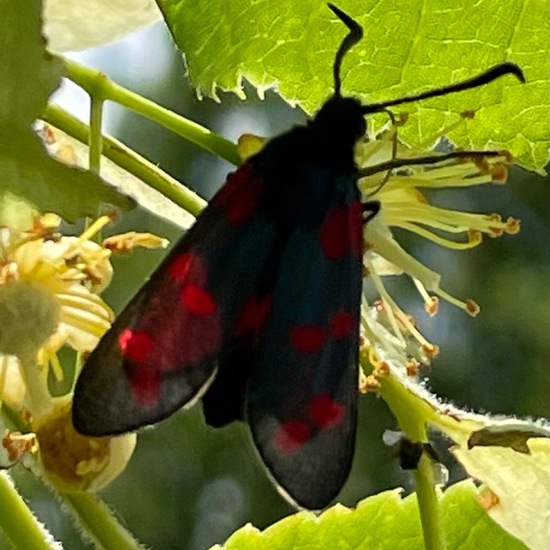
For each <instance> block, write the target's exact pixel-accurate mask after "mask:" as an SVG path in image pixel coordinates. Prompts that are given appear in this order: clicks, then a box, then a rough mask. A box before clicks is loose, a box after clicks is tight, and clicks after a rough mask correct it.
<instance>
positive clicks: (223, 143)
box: [63, 58, 241, 166]
mask: <svg viewBox="0 0 550 550" xmlns="http://www.w3.org/2000/svg"><path fill="white" fill-rule="evenodd" d="M63 62H64V63H65V66H66V68H67V78H69V80H72V81H73V82H74V83H75V84H78V85H79V86H80V87H82V88H83V89H84V90H86V92H88V94H90V96H91V97H92V98H95V99H99V100H102V101H105V100H111V101H115V102H116V103H118V104H119V105H123V106H124V107H127V108H128V109H131V110H132V111H134V112H136V113H139V114H141V115H143V116H145V117H147V118H149V119H150V120H153V121H155V122H158V123H159V124H161V125H162V126H164V127H165V128H168V129H169V130H172V131H173V132H174V133H176V134H178V135H180V136H182V137H183V138H185V139H187V140H189V141H191V142H193V143H195V144H196V145H198V146H199V147H202V148H203V149H205V150H206V151H210V152H211V153H214V154H215V155H218V156H220V157H221V158H224V159H225V160H227V161H229V162H230V163H232V164H234V165H235V166H238V165H239V164H241V159H240V157H239V154H238V153H237V148H236V147H235V144H234V143H233V142H231V141H229V140H226V139H225V138H222V137H221V136H219V135H217V134H216V133H214V132H212V131H210V130H208V129H207V128H205V127H204V126H201V125H200V124H197V123H196V122H192V121H191V120H188V119H186V118H183V117H181V116H179V115H178V114H176V113H174V112H173V111H170V110H168V109H165V108H164V107H160V106H159V105H157V104H156V103H154V102H153V101H150V100H148V99H145V98H144V97H142V96H140V95H138V94H136V93H134V92H131V91H130V90H127V89H126V88H124V87H123V86H120V85H118V84H115V83H114V82H113V81H112V80H110V79H109V78H107V76H106V75H104V74H103V73H101V72H99V71H96V70H93V69H90V68H88V67H84V66H83V65H80V64H78V63H75V62H74V61H71V60H69V59H66V58H63Z"/></svg>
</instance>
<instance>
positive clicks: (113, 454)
mask: <svg viewBox="0 0 550 550" xmlns="http://www.w3.org/2000/svg"><path fill="white" fill-rule="evenodd" d="M3 217H4V218H6V216H3ZM108 221H109V218H108V217H107V216H103V217H102V218H99V219H98V220H97V221H96V222H95V223H94V224H92V225H91V226H90V227H89V229H88V230H86V231H85V232H84V233H83V234H82V235H81V236H80V237H63V236H60V235H58V234H57V233H55V230H56V229H57V227H58V224H59V219H58V218H57V217H56V216H52V215H47V216H42V217H40V216H37V215H36V214H35V215H34V218H32V224H29V223H27V225H26V226H25V225H24V224H23V227H24V228H23V229H22V228H21V224H18V223H12V224H11V225H10V226H9V227H8V226H5V227H2V228H0V327H2V328H1V329H0V400H1V401H2V402H4V403H6V404H7V405H8V406H9V407H10V408H11V409H12V410H13V411H14V413H16V414H19V419H18V420H17V422H18V423H19V424H20V425H21V426H30V428H31V429H32V430H33V431H29V432H28V433H19V432H13V431H12V432H10V431H6V433H4V434H3V438H2V446H3V448H4V451H5V453H4V455H6V456H7V458H6V459H5V462H6V464H5V465H4V467H9V466H11V465H13V464H14V463H15V462H17V461H18V460H20V459H21V460H22V461H23V463H24V464H25V465H26V466H27V467H29V468H31V469H33V470H34V471H35V472H36V473H37V474H38V475H44V476H45V477H46V478H47V479H48V480H49V481H50V482H52V483H53V484H54V485H55V486H56V487H57V488H58V489H59V490H61V491H78V490H88V489H90V490H97V489H100V488H101V487H103V486H105V485H106V484H107V483H109V482H110V481H111V480H112V479H114V478H115V477H116V476H118V474H119V473H120V472H121V471H122V470H123V469H124V468H125V466H126V464H127V462H128V460H129V459H130V456H131V455H132V453H133V450H134V447H135V444H136V435H135V434H128V435H125V436H121V437H104V438H91V437H85V436H82V435H80V434H79V433H77V432H76V431H75V429H74V428H73V425H72V419H71V403H72V395H71V394H70V393H68V394H66V395H64V396H62V397H57V398H53V397H52V396H51V395H50V392H49V389H48V371H49V368H50V367H51V368H52V370H53V373H54V375H55V376H56V377H57V378H58V379H60V378H62V376H63V370H62V369H61V365H60V363H59V360H58V358H57V351H58V350H59V349H60V348H61V347H62V346H63V345H67V346H69V347H71V348H73V349H74V350H76V351H77V352H79V353H86V352H90V351H91V350H93V349H94V347H95V346H96V345H97V343H98V341H99V339H100V338H101V337H102V336H103V334H104V333H105V332H106V331H107V330H108V329H109V327H110V325H111V322H112V320H113V313H112V311H111V310H110V308H109V307H108V306H107V304H105V302H104V301H103V300H102V299H101V298H100V297H99V296H97V293H98V292H101V291H102V290H103V289H104V288H105V287H106V286H107V285H108V284H109V282H110V280H111V276H112V268H111V264H110V261H109V260H110V256H111V251H110V250H109V249H108V248H106V247H104V246H100V245H99V244H97V243H94V242H92V241H90V240H88V239H89V237H91V236H92V235H94V234H95V233H96V232H97V231H98V230H99V229H101V227H103V226H104V225H105V224H106V223H108ZM12 222H13V220H12ZM111 241H114V242H115V243H117V246H118V248H120V249H123V250H128V249H130V248H132V246H136V245H137V244H141V243H143V245H144V246H155V245H156V246H159V245H163V244H164V242H163V241H159V240H158V239H154V238H153V236H147V235H145V236H141V235H139V234H131V235H130V237H125V236H118V237H115V238H112V239H111ZM75 360H77V359H75ZM12 420H13V419H12ZM33 432H34V433H33Z"/></svg>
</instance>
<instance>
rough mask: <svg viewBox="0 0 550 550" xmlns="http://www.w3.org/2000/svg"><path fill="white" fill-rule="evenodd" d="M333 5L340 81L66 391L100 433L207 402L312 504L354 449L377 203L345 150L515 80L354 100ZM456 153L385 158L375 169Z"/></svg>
mask: <svg viewBox="0 0 550 550" xmlns="http://www.w3.org/2000/svg"><path fill="white" fill-rule="evenodd" d="M328 7H329V8H330V9H331V10H332V12H333V13H334V14H335V15H336V16H337V17H338V18H339V19H340V20H341V21H342V22H343V23H344V24H345V25H346V26H347V28H348V31H349V32H348V34H347V35H346V37H345V38H344V39H343V41H342V43H341V44H340V47H339V49H338V51H337V52H336V56H335V60H334V65H333V73H334V93H333V94H332V96H331V97H330V98H329V99H328V100H327V101H326V103H325V104H324V105H323V106H322V107H321V109H320V110H319V112H318V113H317V114H316V115H315V117H314V118H312V119H311V120H310V121H309V122H308V123H307V125H306V126H302V127H295V128H293V129H291V130H290V131H288V132H287V133H285V134H282V135H280V136H278V137H275V138H274V139H272V140H271V141H269V143H267V145H266V146H265V147H264V148H263V149H262V150H261V151H260V152H259V153H257V154H256V155H255V156H253V157H251V158H250V159H249V160H247V161H246V162H245V163H244V164H242V165H241V166H240V167H239V168H238V169H237V170H236V171H235V172H233V173H232V174H230V175H229V176H228V178H227V181H226V182H225V184H224V185H223V187H222V188H221V190H220V191H219V192H218V193H217V194H216V195H215V196H214V198H213V199H212V201H211V202H210V204H209V205H208V206H207V208H206V209H205V210H204V211H203V212H202V213H201V215H200V216H199V217H198V218H197V220H196V223H195V224H194V225H193V227H192V228H191V229H190V230H189V231H188V232H187V233H185V235H184V236H183V237H182V238H181V240H180V241H179V242H178V243H177V244H176V245H175V246H174V248H173V249H172V250H171V251H170V253H169V254H168V255H167V257H166V258H165V260H164V261H163V262H162V263H161V265H160V266H159V267H158V269H157V270H156V271H155V272H154V274H153V275H152V276H151V277H150V279H149V280H148V281H147V282H146V283H145V285H144V286H143V287H142V288H141V289H140V290H139V291H138V292H137V294H136V295H135V296H134V297H133V298H132V300H131V301H130V303H129V304H128V306H127V307H126V308H125V309H124V311H123V312H122V313H121V314H120V315H119V316H118V318H117V319H116V321H115V322H114V324H113V326H112V328H111V329H110V330H109V332H108V333H107V334H106V335H105V336H104V337H103V339H102V340H101V341H100V343H99V345H98V346H97V348H96V349H95V350H94V352H93V353H92V354H91V356H90V357H89V359H88V360H87V361H86V363H85V365H84V367H83V369H82V372H81V373H80V376H79V378H78V381H77V383H76V387H75V392H74V403H73V422H74V426H75V428H76V429H77V430H78V431H79V432H81V433H83V434H86V435H90V436H104V435H114V434H120V433H124V432H128V431H131V430H135V429H137V428H140V427H142V426H145V425H148V424H153V423H157V422H159V421H160V420H162V419H164V418H166V417H168V416H170V415H171V414H173V413H174V412H175V411H177V410H178V409H180V408H182V407H184V408H188V407H191V406H192V405H193V404H195V403H196V402H197V401H198V400H202V405H203V409H204V416H205V419H206V422H207V423H208V424H209V425H211V426H214V427H220V426H224V425H226V424H228V423H230V422H233V421H235V420H242V421H245V422H246V423H247V424H248V426H249V427H250V431H251V434H252V438H253V441H254V444H255V446H256V449H257V450H258V453H259V455H260V457H261V459H262V461H263V463H264V464H265V466H266V468H267V470H268V471H269V473H270V475H271V477H272V479H273V480H274V482H275V483H276V484H277V485H278V486H279V487H280V489H281V490H282V492H284V493H286V495H287V497H288V498H289V499H290V500H292V501H293V502H295V503H297V504H298V505H299V506H301V507H304V508H308V509H321V508H323V507H325V506H326V505H327V504H328V503H329V502H330V501H331V500H333V499H334V498H335V497H336V495H337V494H338V492H339V491H340V489H341V488H342V486H343V484H344V482H345V481H346V479H347V477H348V474H349V470H350V466H351V461H352V457H353V451H354V443H355V432H356V421H357V394H358V391H357V387H358V348H359V319H360V303H361V290H362V266H363V264H362V256H363V226H364V224H365V223H366V222H367V221H368V220H369V219H370V218H371V217H372V216H373V215H375V214H376V212H377V210H378V209H379V208H380V205H379V203H377V202H376V201H369V202H367V203H366V204H362V202H361V196H360V193H359V190H358V187H357V180H358V178H359V171H358V168H357V166H356V164H355V161H354V156H353V153H354V145H355V143H356V141H357V140H358V139H359V138H361V137H362V136H364V134H365V132H366V129H367V125H366V121H365V116H366V115H370V114H373V113H380V112H387V110H388V108H389V107H392V106H395V105H400V104H405V103H410V102H413V101H418V100H422V99H426V98H430V97H435V96H441V95H444V94H449V93H455V92H459V91H461V90H466V89H469V88H473V87H476V86H481V85H484V84H487V83H489V82H491V81H492V80H494V79H496V78H499V77H501V76H503V75H506V74H513V75H515V76H516V77H517V78H518V79H520V80H522V81H523V80H524V77H523V73H522V71H521V69H520V68H519V67H517V66H516V65H514V64H511V63H502V64H500V65H497V66H495V67H493V68H491V69H489V70H488V71H486V72H484V73H482V74H480V75H478V76H476V77H474V78H471V79H469V80H466V81H462V82H458V83H455V84H451V85H449V86H445V87H442V88H436V89H433V90H430V91H427V92H423V93H419V94H416V95H411V96H406V97H402V98H399V99H394V100H391V101H385V102H381V103H373V104H370V105H362V104H361V103H360V102H359V101H358V100H357V99H354V98H351V97H344V96H342V93H341V78H340V68H341V65H342V60H343V59H344V57H345V55H346V53H347V52H348V51H349V50H350V48H352V47H353V46H354V45H355V44H356V43H357V42H358V41H359V40H360V39H361V38H362V28H361V27H360V25H359V24H358V23H357V22H355V21H354V20H353V19H352V18H351V17H350V16H348V15H347V14H346V13H344V12H343V11H342V10H340V9H339V8H337V7H336V6H334V5H332V4H328ZM460 154H461V153H450V154H449V155H447V156H437V155H434V156H432V157H424V158H422V159H407V160H404V159H398V158H393V159H392V160H391V161H390V162H386V163H384V164H381V165H379V166H377V167H374V168H371V169H370V170H371V173H373V172H382V171H387V170H390V169H393V168H396V167H399V166H404V165H407V164H414V163H420V162H427V163H429V162H432V163H435V162H438V161H440V160H442V159H443V158H448V157H450V156H459V155H460ZM462 154H464V153H462ZM470 154H471V153H470ZM490 154H496V153H494V152H493V153H490V152H488V153H483V155H490Z"/></svg>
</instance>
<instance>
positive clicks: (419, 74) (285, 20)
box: [157, 0, 549, 169]
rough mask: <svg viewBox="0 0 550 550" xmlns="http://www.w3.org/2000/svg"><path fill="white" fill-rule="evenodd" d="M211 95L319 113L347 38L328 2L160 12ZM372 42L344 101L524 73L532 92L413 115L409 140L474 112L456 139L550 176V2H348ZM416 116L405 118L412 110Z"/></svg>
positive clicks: (419, 108) (448, 100)
mask: <svg viewBox="0 0 550 550" xmlns="http://www.w3.org/2000/svg"><path fill="white" fill-rule="evenodd" d="M157 2H158V4H159V5H160V7H161V9H162V10H163V12H164V14H165V17H166V19H167V21H168V24H169V26H170V29H171V31H172V34H173V36H174V38H175V40H176V43H177V44H178V45H179V47H180V48H181V49H182V51H183V52H184V53H185V57H186V59H187V63H188V68H189V75H190V78H191V81H192V83H193V84H194V85H195V86H196V87H197V90H198V92H199V93H200V94H206V95H210V96H213V97H215V96H216V91H217V90H218V89H221V90H231V91H234V92H236V93H239V94H242V90H241V82H242V78H246V80H248V81H250V82H251V83H252V84H253V85H254V86H256V87H257V88H258V90H259V92H260V94H261V93H262V92H263V90H265V89H266V88H270V87H276V88H277V89H278V91H279V92H280V94H281V96H282V97H283V98H285V99H286V100H287V101H288V102H290V103H292V104H299V105H300V106H302V107H303V108H304V109H305V110H306V111H308V112H310V113H311V112H313V111H315V110H316V109H317V108H318V107H319V105H320V104H321V103H322V102H323V101H324V100H325V99H326V98H327V97H328V96H329V95H330V93H331V91H332V63H333V59H334V53H335V51H336V49H337V47H338V44H339V43H340V41H341V40H342V37H343V36H344V35H345V33H346V29H345V27H344V25H343V24H342V23H341V22H339V21H338V20H337V19H336V17H335V16H334V14H333V13H332V12H331V11H330V10H329V9H328V8H327V6H326V3H325V2H323V1H322V0H302V1H301V2H293V1H292V0H277V2H272V1H267V0H258V1H256V2H249V1H247V0H232V1H231V2H227V1H226V0H208V1H206V0H205V1H202V2H195V1H194V0H157ZM337 4H338V6H339V7H340V8H341V9H343V10H345V11H347V12H348V13H349V14H350V15H352V16H353V17H354V18H355V19H356V20H357V21H358V22H359V23H360V24H361V25H362V26H363V27H364V30H365V38H364V40H363V41H362V42H361V43H360V44H359V45H357V46H356V47H354V49H353V50H352V51H351V52H350V54H349V55H348V56H347V58H346V60H345V62H344V67H343V71H342V73H343V77H344V89H345V91H346V92H347V93H350V94H354V95H357V96H358V97H360V98H361V99H362V100H363V101H371V102H372V101H376V100H381V99H388V98H391V97H397V96H401V95H404V94H410V93H411V92H413V91H418V90H424V89H428V88H430V87H434V86H441V85H443V84H447V83H450V82H452V81H456V80H459V79H464V78H467V77H469V76H472V75H474V74H476V73H479V72H480V71H482V70H484V69H486V68H488V67H490V66H492V65H494V64H496V63H499V62H501V61H505V60H509V61H514V62H516V63H518V64H519V65H521V67H522V68H523V70H524V71H525V74H526V77H527V84H525V85H523V86H522V85H521V84H519V83H518V82H517V81H516V80H515V79H514V78H513V77H511V76H509V77H505V78H502V79H500V80H499V81H497V82H494V83H492V84H490V85H488V86H486V87H484V88H483V89H478V90H473V91H468V92H464V93H462V94H457V95H453V96H447V97H443V98H438V99H434V100H430V101H426V102H424V103H422V105H415V106H407V107H406V110H407V111H408V112H409V113H411V118H410V121H409V123H408V124H407V125H406V126H405V127H404V128H403V129H402V130H401V131H400V137H401V138H402V139H403V140H404V141H406V142H408V143H409V144H411V145H419V144H423V143H424V142H425V141H426V140H427V139H428V140H429V139H430V137H431V136H433V135H435V134H436V133H437V132H439V131H440V130H441V129H442V128H444V127H445V126H446V125H447V124H449V123H452V122H455V121H456V120H457V118H458V117H457V113H459V112H462V111H464V110H465V109H475V110H476V111H477V114H476V120H475V122H474V123H472V124H470V125H469V126H468V127H466V126H465V125H463V126H462V127H460V128H458V129H456V130H455V131H453V132H452V133H451V135H450V137H451V138H452V139H453V141H455V142H456V143H457V144H458V145H461V146H463V147H468V148H481V147H496V148H506V149H508V150H510V151H511V152H512V153H513V154H514V155H515V156H516V157H517V160H518V162H520V163H522V164H524V165H525V166H528V167H531V168H538V169H540V168H542V166H544V164H545V163H546V162H547V159H548V141H549V131H548V97H549V85H548V67H549V53H548V50H549V48H548V28H549V23H548V13H547V11H548V6H547V2H546V0H511V1H509V2H494V1H492V0H480V1H479V2H471V1H469V0H444V1H439V2H431V3H426V2H423V1H422V0H377V1H374V0H367V1H365V2H361V3H358V2H353V1H352V0H339V1H338V2H337ZM403 110H405V108H403Z"/></svg>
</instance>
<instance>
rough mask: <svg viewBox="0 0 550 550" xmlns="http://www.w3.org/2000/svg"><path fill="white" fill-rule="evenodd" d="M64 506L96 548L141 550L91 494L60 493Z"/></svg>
mask: <svg viewBox="0 0 550 550" xmlns="http://www.w3.org/2000/svg"><path fill="white" fill-rule="evenodd" d="M60 496H61V497H62V499H63V501H64V502H65V504H66V505H67V506H68V507H69V508H70V509H71V511H72V512H73V514H74V515H75V517H76V518H77V520H78V525H79V526H80V527H81V528H82V529H84V530H85V531H86V534H87V535H88V536H89V537H90V538H91V539H92V541H93V542H94V544H95V545H96V547H97V548H101V549H104V550H138V549H139V550H143V548H144V547H143V546H142V545H141V544H140V543H139V542H138V541H137V540H136V539H135V538H134V537H133V536H132V535H131V533H130V532H129V531H128V530H126V529H125V528H124V527H123V526H122V525H121V524H120V523H119V521H118V520H117V519H116V517H115V515H114V514H113V512H112V511H111V510H110V509H109V508H108V506H107V505H106V504H105V503H104V502H103V501H102V500H100V499H99V498H98V497H97V496H95V495H94V494H92V493H86V492H83V491H82V492H74V493H60Z"/></svg>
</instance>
